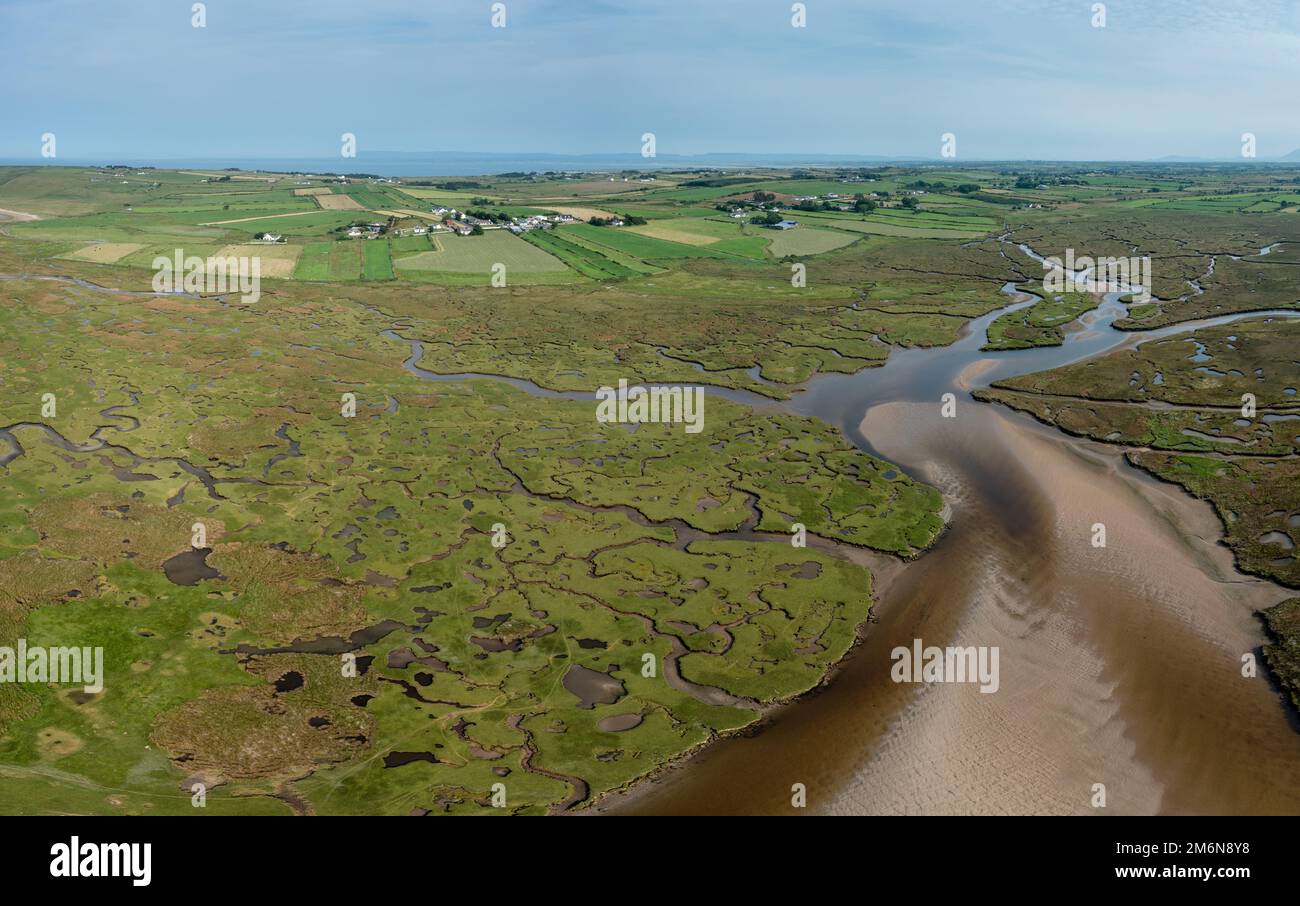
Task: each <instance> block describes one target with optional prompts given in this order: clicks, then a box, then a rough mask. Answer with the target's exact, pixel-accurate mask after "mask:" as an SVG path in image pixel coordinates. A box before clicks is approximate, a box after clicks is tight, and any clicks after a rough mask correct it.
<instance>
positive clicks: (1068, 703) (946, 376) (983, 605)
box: [384, 284, 1300, 814]
mask: <svg viewBox="0 0 1300 906" xmlns="http://www.w3.org/2000/svg"><path fill="white" fill-rule="evenodd" d="M1004 291H1005V292H1007V293H1008V295H1010V296H1011V297H1012V298H1013V299H1014V301H1013V302H1011V303H1010V304H1009V305H1007V306H1005V307H1003V308H1000V309H997V310H995V311H992V312H990V313H988V314H986V315H984V316H982V317H980V318H977V319H974V320H972V321H971V322H969V323H968V324H967V325H966V327H965V329H964V330H963V332H962V334H961V336H960V338H959V339H958V341H957V342H956V343H954V344H952V345H950V346H946V347H936V348H913V349H894V350H891V352H890V355H889V358H888V359H887V361H886V362H885V364H883V365H881V366H878V367H871V368H866V369H864V370H862V371H859V372H857V373H855V374H849V375H843V374H825V375H818V376H817V377H815V378H813V379H812V380H811V381H808V382H807V383H805V384H803V385H800V386H799V387H797V388H793V389H794V390H795V393H794V396H793V397H792V398H791V399H790V400H788V401H785V402H780V401H774V400H772V399H769V398H767V397H764V396H761V395H759V394H755V393H752V392H748V391H741V390H724V389H722V388H714V387H709V388H708V389H707V395H721V396H725V397H726V398H728V399H731V400H734V401H737V402H744V403H748V404H751V405H754V406H755V407H756V408H761V409H769V410H770V409H772V408H774V407H775V408H776V409H777V410H779V411H786V412H792V413H798V414H803V415H808V416H813V417H816V418H819V419H822V420H824V421H827V422H830V423H832V424H835V425H838V426H839V427H840V428H841V430H842V431H843V432H844V435H845V436H846V437H847V438H848V439H849V440H850V441H851V442H852V443H853V444H854V445H855V446H857V447H858V448H860V449H862V450H864V451H866V452H868V453H871V454H873V455H876V456H879V457H881V458H883V459H886V460H888V461H890V462H893V463H897V464H898V465H900V466H902V467H903V468H904V469H905V470H907V471H908V472H909V473H910V474H912V475H914V476H916V477H918V478H920V479H922V480H924V481H928V482H930V483H932V484H934V485H936V486H937V487H939V488H940V490H942V491H943V493H944V497H945V500H946V501H947V502H948V504H949V505H950V506H951V508H952V518H951V522H950V524H949V527H948V530H947V532H946V533H945V535H944V536H943V537H942V538H941V539H940V541H939V542H938V544H937V545H936V546H935V547H934V548H933V549H932V550H931V551H929V552H928V553H927V554H926V555H924V556H923V557H922V558H920V559H919V560H918V561H916V562H915V563H912V564H909V565H907V566H905V567H903V568H902V569H890V570H888V575H887V576H885V577H883V579H884V581H881V579H882V577H881V576H880V575H878V576H877V579H878V581H877V586H878V588H877V594H878V606H877V608H876V615H875V620H876V623H875V624H874V625H871V626H870V627H869V628H868V629H867V631H866V632H865V634H864V636H865V637H864V640H863V642H862V644H861V645H859V646H858V647H857V648H856V649H855V650H854V651H853V652H851V653H850V655H849V656H848V657H847V658H846V659H845V661H844V662H843V663H842V664H841V665H840V667H839V669H838V670H837V674H836V676H835V678H834V681H833V682H831V683H829V684H828V685H827V686H825V687H824V688H823V689H822V690H821V691H820V692H819V693H818V694H816V695H814V696H811V697H807V698H804V699H801V700H799V701H797V702H794V703H792V704H790V705H788V706H785V707H782V708H779V709H777V710H775V711H772V712H769V713H768V714H767V715H766V719H765V720H764V722H763V725H762V727H761V729H760V731H759V732H757V733H755V734H752V735H747V736H735V737H730V738H727V739H723V740H719V741H717V742H716V743H715V744H714V745H712V746H709V747H707V748H705V749H704V750H702V751H701V752H700V753H698V754H696V755H695V756H693V757H691V758H690V759H688V760H686V761H685V762H683V763H681V764H679V765H676V766H673V767H671V768H669V769H668V770H666V771H664V772H661V773H660V774H659V775H658V776H656V777H655V778H653V779H651V780H650V781H648V782H645V783H641V784H638V785H635V786H633V787H632V789H631V790H630V791H627V792H624V793H618V794H614V795H611V796H607V797H605V798H604V799H603V800H602V801H601V802H600V803H598V804H597V805H596V806H595V808H594V809H593V810H594V811H598V812H616V813H640V814H696V813H740V814H747V813H752V814H761V813H788V812H789V811H790V796H791V786H792V784H794V783H803V784H805V785H806V787H807V789H808V797H809V798H808V802H809V807H808V811H809V812H833V813H856V814H860V813H880V814H909V813H934V812H939V813H990V812H991V813H1054V814H1065V813H1078V814H1084V813H1090V812H1093V811H1095V809H1094V808H1093V807H1092V805H1091V801H1092V791H1093V785H1094V784H1096V783H1102V784H1104V785H1105V786H1106V790H1107V797H1108V804H1107V806H1106V808H1107V809H1108V810H1110V811H1112V812H1120V813H1138V814H1145V813H1157V812H1165V813H1204V812H1210V813H1225V814H1233V813H1268V812H1283V813H1294V812H1297V811H1300V733H1297V732H1296V730H1297V727H1295V726H1293V718H1292V716H1291V714H1290V712H1289V711H1288V710H1287V707H1286V705H1285V703H1284V701H1283V700H1282V698H1281V696H1280V695H1279V693H1278V691H1277V689H1276V688H1275V687H1273V686H1272V685H1271V683H1270V681H1269V680H1268V679H1267V678H1266V677H1263V676H1261V677H1259V678H1256V679H1251V680H1247V679H1244V678H1243V677H1242V676H1241V675H1240V669H1239V668H1240V659H1241V657H1242V655H1243V654H1244V653H1246V652H1253V653H1254V654H1255V655H1256V657H1258V656H1259V646H1260V644H1261V642H1262V641H1263V636H1262V630H1261V627H1260V625H1259V622H1258V620H1257V617H1256V616H1255V612H1256V611H1257V610H1258V609H1259V608H1262V607H1267V606H1270V605H1272V604H1274V603H1276V602H1277V601H1280V600H1282V599H1283V598H1285V597H1288V596H1289V594H1288V592H1287V591H1286V590H1285V589H1283V588H1281V587H1280V586H1277V585H1275V584H1273V583H1270V582H1267V581H1265V580H1261V579H1257V578H1254V577H1250V576H1246V575H1244V574H1242V573H1240V572H1238V571H1237V570H1236V569H1235V568H1234V566H1233V562H1232V556H1231V553H1230V552H1229V551H1228V550H1227V549H1226V548H1225V547H1224V546H1223V545H1222V544H1221V543H1220V540H1221V537H1222V527H1221V525H1220V523H1219V521H1218V518H1217V516H1215V514H1214V513H1213V511H1212V509H1211V508H1210V506H1209V505H1208V504H1206V503H1203V502H1200V501H1197V500H1195V499H1194V498H1192V497H1191V496H1190V495H1188V494H1186V493H1185V492H1183V491H1182V490H1181V489H1179V488H1176V487H1173V486H1171V485H1167V484H1164V483H1162V482H1159V481H1157V480H1155V479H1154V478H1152V477H1150V476H1148V475H1147V474H1146V473H1143V472H1141V471H1140V470H1138V469H1135V468H1133V467H1131V466H1129V465H1128V464H1127V462H1126V461H1125V460H1124V459H1123V450H1122V449H1121V448H1118V447H1112V446H1109V445H1106V444H1099V443H1095V442H1090V441H1087V440H1083V439H1079V438H1073V437H1070V436H1068V435H1065V434H1064V433H1062V432H1058V431H1055V430H1052V429H1049V428H1046V427H1044V426H1042V425H1039V424H1038V423H1037V422H1035V421H1034V420H1033V419H1031V418H1030V417H1029V416H1027V415H1023V414H1020V413H1013V412H1010V411H1008V410H1005V409H1003V408H1002V407H998V406H990V405H983V404H980V403H977V402H975V401H974V400H973V399H971V397H970V396H969V393H970V391H971V390H973V389H976V388H979V387H986V386H988V385H989V384H990V383H992V382H993V381H996V380H999V379H1005V378H1008V377H1012V376H1015V375H1020V374H1027V373H1030V372H1035V371H1041V370H1045V369H1050V368H1056V367H1059V366H1061V365H1065V364H1069V363H1072V362H1076V361H1080V360H1082V359H1086V358H1091V357H1094V356H1097V355H1100V354H1103V353H1106V352H1109V351H1111V350H1114V349H1118V348H1121V347H1126V346H1134V345H1139V344H1142V343H1146V342H1150V341H1151V340H1155V339H1160V338H1163V337H1167V336H1173V335H1180V334H1184V333H1190V332H1191V331H1193V330H1196V329H1198V328H1203V327H1211V326H1217V325H1221V324H1229V323H1232V322H1235V321H1238V320H1242V319H1244V318H1296V317H1300V312H1296V311H1287V310H1283V311H1262V312H1242V313H1236V314H1230V315H1224V316H1220V317H1213V318H1207V319H1202V320H1198V321H1190V322H1185V323H1182V324H1177V325H1172V326H1169V327H1164V328H1159V329H1156V330H1150V331H1142V332H1126V331H1121V330H1117V329H1116V328H1115V327H1113V323H1114V321H1116V320H1117V319H1119V318H1121V317H1123V316H1124V315H1125V314H1126V313H1127V309H1126V307H1125V306H1124V305H1123V303H1121V302H1120V301H1119V298H1120V293H1111V294H1108V295H1106V296H1104V297H1103V299H1102V301H1101V303H1100V305H1099V306H1098V307H1097V308H1095V309H1093V310H1092V311H1089V312H1087V313H1085V314H1084V315H1082V316H1081V317H1080V318H1078V319H1076V320H1075V321H1074V322H1072V323H1070V324H1068V325H1066V326H1065V328H1064V329H1065V341H1064V343H1063V344H1062V345H1060V346H1055V347H1041V348H1034V349H1026V350H1011V351H996V352H994V351H981V348H980V347H981V346H983V345H984V343H985V342H986V340H987V334H988V327H989V325H990V324H991V323H992V322H993V321H994V320H995V319H997V318H998V317H1000V316H1001V315H1003V314H1005V313H1007V312H1009V311H1014V310H1018V309H1020V308H1024V307H1028V306H1030V305H1032V304H1034V303H1035V302H1037V301H1039V299H1038V297H1036V296H1032V295H1029V294H1026V293H1018V292H1017V291H1016V290H1015V287H1014V286H1012V285H1011V284H1008V285H1007V286H1005V287H1004ZM384 335H385V336H386V337H388V338H389V339H392V340H401V341H403V342H406V343H408V344H409V345H410V350H411V352H410V356H409V357H408V358H407V360H406V362H405V366H406V368H407V370H408V371H410V372H412V373H413V374H417V375H419V376H420V377H422V378H424V379H426V380H435V381H442V380H465V379H471V378H491V379H494V380H502V381H505V382H506V383H509V384H511V385H512V386H515V387H517V388H519V389H521V390H523V391H525V392H528V393H532V394H535V395H543V396H548V397H557V398H565V399H582V400H590V399H593V398H594V397H593V394H591V393H577V392H557V391H552V390H547V389H545V388H542V387H539V386H538V385H536V384H534V383H532V382H529V381H524V380H520V379H517V378H503V377H500V376H492V375H480V374H464V373H462V374H454V375H439V374H434V373H432V372H429V371H427V370H425V369H422V368H421V367H420V366H419V362H420V359H421V357H422V355H423V348H422V347H421V345H420V343H419V342H418V341H415V340H411V339H410V338H408V337H403V336H401V335H400V334H398V333H396V332H395V331H387V332H385V334H384ZM945 393H953V394H955V395H956V397H957V400H958V403H957V405H958V416H957V417H956V418H953V419H943V418H941V416H940V406H941V403H940V401H941V398H942V396H943V395H944V394H945ZM1098 521H1101V522H1105V523H1107V524H1108V529H1109V532H1110V539H1111V540H1110V543H1109V546H1108V548H1107V549H1106V550H1105V551H1103V552H1098V551H1097V550H1096V549H1094V548H1092V546H1091V543H1090V538H1091V536H1090V531H1091V526H1092V525H1093V524H1094V523H1095V522H1098ZM918 638H919V639H922V640H923V641H924V644H926V645H930V644H935V645H939V646H943V645H953V644H960V645H963V646H965V645H981V646H997V647H998V648H999V650H1000V652H1001V655H1002V658H1001V677H1002V679H1001V684H1002V685H1001V688H1000V690H999V691H998V692H997V693H994V694H982V693H980V691H979V689H978V688H977V687H976V686H975V685H948V686H928V687H927V686H921V685H910V684H898V683H894V682H892V681H891V679H890V676H889V672H890V667H891V665H892V660H891V659H890V656H889V655H890V652H891V651H892V649H893V648H894V647H895V646H899V645H902V646H910V645H911V644H912V642H913V640H914V639H918Z"/></svg>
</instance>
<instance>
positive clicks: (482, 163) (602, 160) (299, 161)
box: [0, 151, 938, 177]
mask: <svg viewBox="0 0 1300 906" xmlns="http://www.w3.org/2000/svg"><path fill="white" fill-rule="evenodd" d="M905 160H908V159H905V158H886V157H872V156H860V157H854V156H846V155H830V154H727V153H717V154H697V155H684V154H660V155H658V156H656V157H650V158H646V157H642V156H641V155H640V154H531V153H528V154H492V153H482V152H473V151H466V152H458V151H431V152H394V151H374V152H370V153H368V154H367V153H364V152H363V153H361V154H358V155H357V156H356V157H352V158H343V157H246V158H240V157H176V158H148V157H133V156H130V155H123V156H118V157H112V156H109V157H101V158H91V159H86V158H82V159H78V158H66V159H65V158H62V157H60V158H56V159H53V160H45V159H41V158H35V159H33V158H27V159H19V158H0V165H4V166H33V165H61V166H74V167H88V166H106V165H109V164H126V165H127V166H131V167H158V168H160V169H167V170H222V169H225V168H227V167H238V168H239V169H241V170H268V171H273V172H280V173H286V172H287V173H373V174H374V175H376V176H413V177H418V176H488V175H492V174H496V173H517V172H524V173H528V172H533V171H536V172H545V171H547V170H602V171H603V170H654V169H665V168H670V169H682V168H693V167H702V168H703V167H708V168H737V169H743V168H745V167H796V166H809V167H831V166H848V167H872V166H880V165H881V164H884V163H890V162H904V161H905ZM910 160H911V162H912V163H916V162H918V161H917V159H915V158H913V159H910ZM934 163H938V161H934Z"/></svg>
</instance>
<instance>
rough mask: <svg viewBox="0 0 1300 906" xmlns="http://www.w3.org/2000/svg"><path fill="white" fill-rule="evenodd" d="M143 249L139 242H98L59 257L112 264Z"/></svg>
mask: <svg viewBox="0 0 1300 906" xmlns="http://www.w3.org/2000/svg"><path fill="white" fill-rule="evenodd" d="M142 248H144V246H143V245H142V244H140V243H137V242H96V243H95V244H94V245H87V246H83V247H82V248H79V249H77V250H76V251H75V252H68V253H67V254H66V255H60V256H59V257H60V258H75V259H76V260H77V261H92V262H94V263H95V264H112V263H113V262H115V261H120V260H121V259H123V258H125V257H126V256H127V255H129V254H131V253H132V252H135V251H139V250H140V249H142Z"/></svg>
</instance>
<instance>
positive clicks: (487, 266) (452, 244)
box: [397, 230, 566, 282]
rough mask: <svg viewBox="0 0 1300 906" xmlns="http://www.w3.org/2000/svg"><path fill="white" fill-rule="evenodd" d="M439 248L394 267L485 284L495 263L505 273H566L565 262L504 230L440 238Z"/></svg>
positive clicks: (416, 255)
mask: <svg viewBox="0 0 1300 906" xmlns="http://www.w3.org/2000/svg"><path fill="white" fill-rule="evenodd" d="M438 244H439V246H440V249H438V250H430V251H427V252H421V253H419V254H415V255H410V256H407V257H403V258H400V259H398V261H397V266H398V267H399V268H400V269H402V270H414V271H449V272H452V273H462V274H482V275H483V277H484V282H486V281H487V279H488V277H490V276H491V273H492V266H493V265H494V264H497V263H500V264H504V265H505V266H506V271H507V273H509V272H511V271H518V272H520V273H561V272H563V271H565V270H566V268H565V266H564V262H562V261H560V260H559V259H558V258H556V257H554V256H553V255H549V254H547V253H546V252H545V251H543V250H541V249H539V248H537V247H535V246H532V245H529V244H528V243H527V242H524V241H523V240H522V239H520V238H518V237H517V236H514V235H513V234H511V233H508V232H506V231H505V230H491V231H488V232H485V233H484V234H483V235H482V236H449V235H442V236H439V237H438Z"/></svg>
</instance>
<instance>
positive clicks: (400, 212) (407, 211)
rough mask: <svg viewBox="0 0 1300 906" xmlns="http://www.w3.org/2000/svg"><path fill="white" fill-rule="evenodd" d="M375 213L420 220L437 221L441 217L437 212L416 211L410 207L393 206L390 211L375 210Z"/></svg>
mask: <svg viewBox="0 0 1300 906" xmlns="http://www.w3.org/2000/svg"><path fill="white" fill-rule="evenodd" d="M375 213H376V214H383V215H384V216H385V217H396V218H398V219H399V220H401V219H403V218H406V217H417V218H419V219H420V220H428V221H430V222H437V221H439V220H441V219H442V218H441V217H439V216H438V215H437V214H430V213H429V212H428V211H416V210H412V209H411V208H393V209H392V210H391V211H375Z"/></svg>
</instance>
